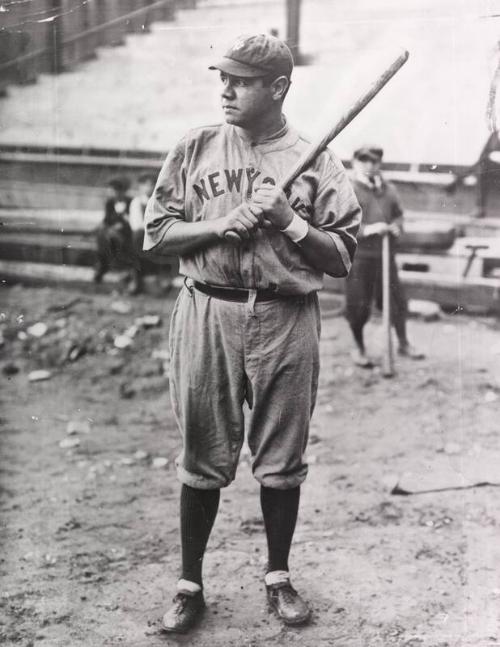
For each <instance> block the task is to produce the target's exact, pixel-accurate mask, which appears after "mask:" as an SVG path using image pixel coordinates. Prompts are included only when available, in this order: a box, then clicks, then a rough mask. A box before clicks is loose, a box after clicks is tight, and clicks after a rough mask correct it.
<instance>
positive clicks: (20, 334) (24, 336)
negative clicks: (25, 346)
mask: <svg viewBox="0 0 500 647" xmlns="http://www.w3.org/2000/svg"><path fill="white" fill-rule="evenodd" d="M17 338H18V339H19V341H26V340H27V339H28V335H27V334H26V333H25V332H24V330H20V331H19V332H18V333H17Z"/></svg>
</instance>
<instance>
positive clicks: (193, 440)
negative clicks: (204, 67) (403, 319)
mask: <svg viewBox="0 0 500 647" xmlns="http://www.w3.org/2000/svg"><path fill="white" fill-rule="evenodd" d="M292 68H293V61H292V56H291V53H290V50H289V49H288V47H287V46H286V45H285V44H284V43H283V42H281V41H280V40H278V39H277V38H274V37H272V36H267V35H256V36H250V37H242V38H239V39H238V40H237V41H236V42H235V43H234V45H233V46H232V47H231V48H230V49H229V51H228V52H227V53H226V55H225V56H224V58H223V59H222V60H221V61H220V62H219V63H217V64H216V65H214V66H212V67H211V68H210V69H213V70H217V71H218V72H219V77H220V83H221V100H222V109H223V113H224V118H225V123H223V124H222V125H218V126H211V127H205V128H199V129H196V130H193V131H191V132H189V133H188V134H187V135H186V136H185V137H184V138H183V139H182V140H181V141H180V142H179V143H178V145H177V146H175V148H173V150H172V151H171V152H170V153H169V155H168V157H167V159H166V161H165V164H164V166H163V168H162V170H161V172H160V175H159V178H158V181H157V184H156V188H155V191H154V193H153V196H152V198H151V199H150V201H149V203H148V207H147V211H146V217H145V242H144V249H146V250H149V249H154V250H155V252H165V253H169V254H174V253H175V254H178V255H179V256H180V271H181V273H182V274H184V275H185V276H186V280H185V287H184V288H183V289H182V290H181V293H180V295H179V297H178V300H177V303H176V306H175V309H174V312H173V315H172V322H171V329H170V345H171V397H172V402H173V408H174V412H175V415H176V418H177V421H178V424H179V428H180V431H181V434H182V438H183V451H182V453H181V455H180V456H179V458H178V459H177V469H178V476H179V479H180V481H181V483H182V489H181V502H180V517H181V523H180V525H181V544H182V575H181V579H180V581H179V582H178V586H177V594H176V596H175V598H174V605H173V607H172V608H171V609H170V610H169V611H167V613H166V614H165V616H164V618H163V626H164V628H165V630H167V631H172V632H184V631H186V630H188V629H189V628H191V627H192V626H193V624H194V623H195V622H196V620H197V619H198V618H199V616H200V614H201V611H202V610H203V608H204V606H205V603H204V597H203V582H202V560H203V555H204V552H205V549H206V545H207V542H208V538H209V535H210V531H211V529H212V526H213V523H214V520H215V517H216V513H217V509H218V505H219V495H220V488H222V487H225V486H227V485H229V483H230V482H231V481H232V480H233V479H234V476H235V471H236V466H237V463H238V457H239V453H240V449H241V446H242V443H243V439H244V420H243V410H242V407H243V404H244V402H245V401H246V402H247V404H248V407H249V415H248V420H247V430H248V444H249V447H250V451H251V455H252V470H253V474H254V476H255V478H256V479H257V481H258V482H259V483H260V496H261V506H262V513H263V517H264V524H265V529H266V536H267V546H268V566H267V572H266V574H265V578H264V579H265V587H266V591H267V597H268V601H269V603H270V605H271V607H272V608H273V609H274V611H275V612H276V613H277V615H278V616H279V617H280V618H281V619H282V620H283V621H284V622H285V623H287V624H301V623H304V622H306V621H307V620H308V619H309V617H310V610H309V608H308V606H307V604H306V603H305V601H304V600H303V599H302V598H301V597H300V596H299V595H298V593H297V592H296V591H295V590H294V588H293V587H292V585H291V582H290V575H289V567H288V556H289V551H290V546H291V542H292V536H293V533H294V529H295V523H296V519H297V512H298V507H299V497H300V485H301V483H302V482H303V481H304V479H305V477H306V474H307V463H306V460H305V456H304V453H305V449H306V444H307V438H308V430H309V421H310V417H311V414H312V411H313V408H314V404H315V399H316V391H317V384H318V371H319V357H318V343H319V333H320V313H319V306H318V299H317V295H316V293H317V291H318V290H320V289H321V288H322V283H323V274H324V273H325V272H326V273H328V274H330V275H332V276H339V277H340V276H346V275H347V273H348V272H349V269H350V267H351V262H352V259H353V256H354V251H355V249H356V238H355V237H356V233H357V230H358V227H359V223H360V208H359V205H358V202H357V200H356V198H355V195H354V193H353V190H352V188H351V185H350V183H349V181H348V179H347V176H346V173H345V171H344V169H343V167H342V165H341V163H340V162H339V161H338V160H337V159H336V158H335V157H334V155H333V154H332V153H331V152H330V151H323V152H322V153H320V154H319V155H318V156H317V157H316V158H315V159H314V161H313V162H312V163H311V165H310V167H309V168H308V169H307V170H306V171H305V172H304V173H302V174H301V175H300V176H299V177H298V178H297V179H296V181H295V182H294V183H293V185H292V186H291V189H290V191H289V193H288V194H285V193H284V192H283V190H282V189H281V188H279V186H277V185H278V183H279V181H280V179H281V178H283V176H285V175H286V173H287V171H288V170H289V169H290V168H291V167H292V166H293V165H294V164H295V163H296V162H297V160H298V159H299V157H300V156H301V154H302V153H303V152H304V151H305V150H306V149H307V148H308V143H307V142H306V140H304V139H303V138H302V137H301V136H300V135H299V134H298V133H297V132H296V131H295V130H294V129H293V128H292V127H291V126H290V125H289V124H288V123H287V121H286V119H285V117H284V116H283V114H282V104H283V100H284V98H285V96H286V94H287V92H288V89H289V87H290V77H291V73H292ZM235 234H236V236H235ZM231 235H232V237H233V240H234V239H235V240H237V241H239V244H234V243H233V242H230V241H229V240H228V237H229V236H231ZM230 572H231V571H230V565H229V564H228V565H227V573H226V574H225V575H226V576H228V577H229V576H230Z"/></svg>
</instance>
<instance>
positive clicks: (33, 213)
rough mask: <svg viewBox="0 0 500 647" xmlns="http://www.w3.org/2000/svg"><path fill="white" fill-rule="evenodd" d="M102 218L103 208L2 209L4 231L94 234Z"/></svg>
mask: <svg viewBox="0 0 500 647" xmlns="http://www.w3.org/2000/svg"><path fill="white" fill-rule="evenodd" d="M102 218H103V212H102V209H101V210H99V211H97V210H83V209H82V210H79V209H29V208H19V209H0V227H1V231H2V232H16V231H17V232H20V231H22V232H45V233H49V232H54V233H61V234H62V233H64V234H92V233H93V232H94V231H95V230H96V229H97V227H98V226H99V225H100V224H101V222H102Z"/></svg>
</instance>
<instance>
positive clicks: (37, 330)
mask: <svg viewBox="0 0 500 647" xmlns="http://www.w3.org/2000/svg"><path fill="white" fill-rule="evenodd" d="M48 329H49V328H48V326H47V324H45V323H43V321H39V322H38V323H36V324H33V325H32V326H29V328H27V329H26V331H27V333H28V334H29V335H31V336H32V337H43V336H44V335H45V334H46V332H47V330H48Z"/></svg>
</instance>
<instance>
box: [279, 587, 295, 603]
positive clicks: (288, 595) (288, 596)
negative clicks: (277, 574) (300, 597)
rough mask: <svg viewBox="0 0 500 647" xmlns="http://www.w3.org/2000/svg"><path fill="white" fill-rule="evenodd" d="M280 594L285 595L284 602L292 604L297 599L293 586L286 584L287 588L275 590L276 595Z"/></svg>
mask: <svg viewBox="0 0 500 647" xmlns="http://www.w3.org/2000/svg"><path fill="white" fill-rule="evenodd" d="M280 592H281V594H282V595H283V601H284V602H292V601H293V599H294V598H296V597H297V591H296V590H295V589H294V588H293V586H292V585H291V584H285V586H280V587H279V588H278V589H276V590H275V593H276V595H278V593H280Z"/></svg>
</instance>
